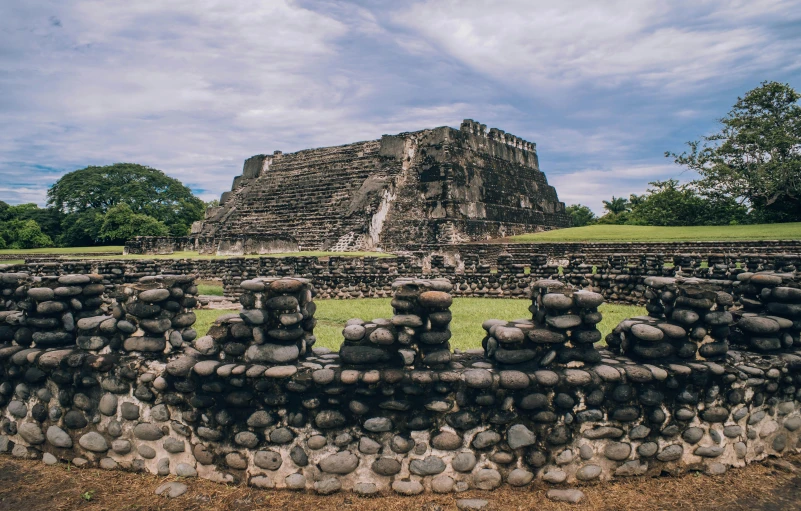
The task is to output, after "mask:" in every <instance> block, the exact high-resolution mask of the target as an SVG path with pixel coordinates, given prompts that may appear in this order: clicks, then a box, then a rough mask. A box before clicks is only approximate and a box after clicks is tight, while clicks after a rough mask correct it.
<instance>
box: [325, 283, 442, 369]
mask: <svg viewBox="0 0 801 511" xmlns="http://www.w3.org/2000/svg"><path fill="white" fill-rule="evenodd" d="M392 289H393V291H394V297H393V299H392V307H393V309H394V312H395V315H394V316H393V317H392V319H374V320H372V321H368V322H365V321H363V320H361V319H351V320H349V321H348V323H347V325H346V326H345V329H344V330H343V331H342V335H343V336H344V337H345V341H344V343H343V344H342V347H341V348H340V350H339V356H340V358H341V359H342V362H344V363H345V364H348V365H352V366H365V365H371V364H387V365H390V366H412V365H421V366H441V365H443V364H447V363H448V362H450V360H451V352H450V344H449V343H448V341H449V340H450V338H451V331H450V329H449V327H448V326H449V325H450V322H451V317H452V316H451V312H450V310H449V308H450V306H451V303H453V299H452V298H451V295H450V291H451V290H452V289H453V285H452V284H451V283H450V281H448V280H446V279H399V280H396V281H395V282H393V284H392Z"/></svg>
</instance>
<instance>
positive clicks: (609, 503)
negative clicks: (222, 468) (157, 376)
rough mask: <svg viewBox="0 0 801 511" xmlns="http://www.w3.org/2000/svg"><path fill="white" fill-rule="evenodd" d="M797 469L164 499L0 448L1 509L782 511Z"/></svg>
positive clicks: (800, 498) (242, 491)
mask: <svg viewBox="0 0 801 511" xmlns="http://www.w3.org/2000/svg"><path fill="white" fill-rule="evenodd" d="M790 461H792V462H793V463H794V464H795V466H796V468H797V469H798V470H799V471H798V472H796V473H787V472H785V471H780V470H777V469H775V468H772V467H769V466H766V465H763V464H752V465H750V466H749V467H746V468H742V469H732V470H729V472H728V473H727V474H725V475H723V476H717V477H707V476H704V475H701V474H698V473H690V474H686V475H683V476H680V477H658V478H632V479H630V480H625V481H618V482H614V483H604V484H597V485H593V486H583V487H582V488H581V489H582V491H584V493H585V494H586V495H587V498H586V500H585V501H584V502H582V503H581V504H578V505H571V504H563V503H555V502H552V501H550V500H548V499H547V498H546V497H545V491H546V489H547V488H544V487H536V486H535V487H533V488H528V489H523V490H521V489H511V488H504V489H501V490H497V491H494V492H480V491H470V492H466V493H462V494H458V495H436V494H423V495H419V496H416V497H400V496H397V495H385V496H380V497H374V498H362V497H358V496H356V495H354V494H353V493H350V492H341V493H337V494H334V495H330V496H325V497H324V496H318V495H313V494H311V493H293V492H289V491H279V490H273V491H270V490H256V489H253V488H248V487H246V486H225V485H221V484H216V483H211V482H208V481H203V480H199V479H190V480H183V481H182V482H184V483H186V484H187V485H188V486H189V491H187V492H186V493H185V494H184V495H182V496H180V497H178V498H175V499H168V498H166V497H158V496H156V495H155V494H154V493H153V492H154V490H155V489H156V488H157V487H158V486H159V485H160V484H162V483H163V482H165V481H168V480H177V478H174V477H171V478H161V477H157V476H153V475H149V474H133V473H128V472H122V471H104V470H100V469H76V468H75V467H72V468H69V467H68V466H67V465H56V466H46V465H44V464H43V463H41V462H38V461H29V460H19V459H14V458H11V457H10V456H7V455H3V456H0V510H2V511H38V510H48V511H50V510H52V511H61V510H85V511H133V510H137V511H151V510H153V511H155V510H159V511H161V510H164V511H168V510H198V511H201V510H202V511H223V510H225V511H246V510H270V511H276V510H282V511H283V510H295V509H299V510H304V511H366V510H374V509H375V510H387V511H396V510H406V509H411V510H417V511H450V510H456V500H457V499H461V498H482V499H486V500H489V502H490V508H489V509H492V510H521V511H522V510H538V511H540V510H542V511H548V510H575V511H583V510H592V511H598V510H616V511H617V510H621V511H622V510H644V511H645V510H647V511H652V510H681V511H695V510H698V511H707V510H717V509H720V510H726V511H739V510H748V511H779V510H781V511H786V510H801V456H795V457H793V458H790Z"/></svg>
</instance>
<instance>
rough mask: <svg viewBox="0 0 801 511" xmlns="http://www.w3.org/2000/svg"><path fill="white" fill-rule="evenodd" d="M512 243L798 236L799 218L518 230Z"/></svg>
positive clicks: (800, 226) (783, 238) (784, 238)
mask: <svg viewBox="0 0 801 511" xmlns="http://www.w3.org/2000/svg"><path fill="white" fill-rule="evenodd" d="M508 239H509V240H510V241H512V242H516V243H536V242H538V241H541V242H553V241H725V240H732V241H734V240H737V241H743V240H794V239H801V222H793V223H785V224H759V225H716V226H692V227H656V226H648V225H588V226H586V227H571V228H569V229H556V230H553V231H546V232H537V233H531V234H521V235H519V236H512V237H510V238H508Z"/></svg>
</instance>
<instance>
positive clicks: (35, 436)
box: [17, 422, 45, 445]
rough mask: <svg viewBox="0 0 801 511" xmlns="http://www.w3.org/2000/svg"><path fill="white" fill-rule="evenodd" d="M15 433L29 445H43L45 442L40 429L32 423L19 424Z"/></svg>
mask: <svg viewBox="0 0 801 511" xmlns="http://www.w3.org/2000/svg"><path fill="white" fill-rule="evenodd" d="M17 433H18V434H19V436H21V437H22V438H23V439H24V440H25V441H26V442H28V443H29V444H31V445H39V444H43V443H44V441H45V436H44V434H43V433H42V428H40V427H39V426H38V425H37V424H34V423H32V422H26V423H24V424H20V425H19V426H18V428H17Z"/></svg>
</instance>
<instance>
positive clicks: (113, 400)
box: [97, 393, 117, 417]
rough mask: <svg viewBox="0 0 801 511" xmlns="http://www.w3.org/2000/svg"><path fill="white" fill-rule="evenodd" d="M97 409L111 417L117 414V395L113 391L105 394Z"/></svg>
mask: <svg viewBox="0 0 801 511" xmlns="http://www.w3.org/2000/svg"><path fill="white" fill-rule="evenodd" d="M97 409H98V410H99V411H100V413H102V414H103V415H107V416H109V417H111V416H114V415H117V396H115V395H114V394H111V393H106V394H103V397H101V398H100V403H99V404H98V405H97Z"/></svg>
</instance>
